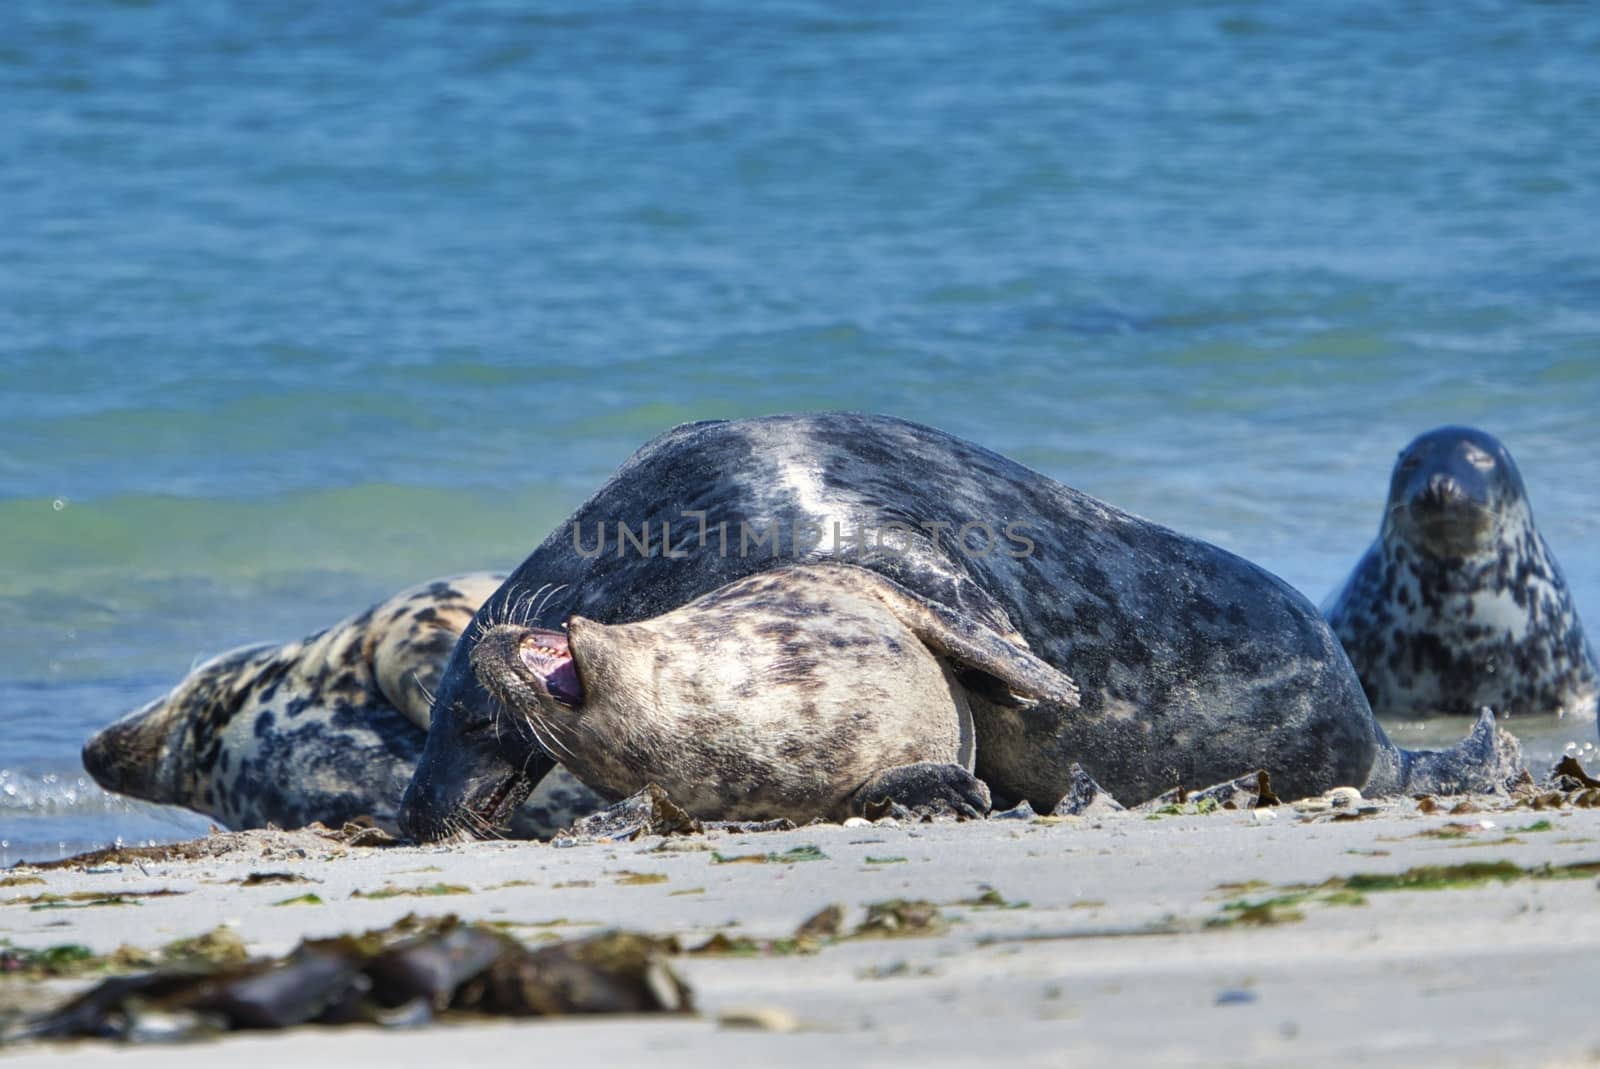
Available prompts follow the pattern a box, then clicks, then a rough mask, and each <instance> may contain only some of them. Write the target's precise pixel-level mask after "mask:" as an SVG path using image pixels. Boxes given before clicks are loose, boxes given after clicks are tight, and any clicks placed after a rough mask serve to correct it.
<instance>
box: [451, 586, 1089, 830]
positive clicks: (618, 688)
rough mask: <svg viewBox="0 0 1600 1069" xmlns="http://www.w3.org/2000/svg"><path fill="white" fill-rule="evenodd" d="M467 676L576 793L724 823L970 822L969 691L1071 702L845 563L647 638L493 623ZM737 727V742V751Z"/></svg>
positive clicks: (626, 629) (698, 602)
mask: <svg viewBox="0 0 1600 1069" xmlns="http://www.w3.org/2000/svg"><path fill="white" fill-rule="evenodd" d="M472 663H473V668H474V671H475V672H476V674H477V676H478V678H479V680H480V681H481V682H482V683H483V684H484V685H485V686H486V687H487V688H488V690H489V691H490V693H492V694H493V695H494V696H495V697H496V698H497V699H498V700H499V701H500V702H501V704H502V705H503V706H504V707H505V709H506V710H507V712H509V713H510V714H512V715H514V716H518V717H520V718H522V719H523V720H524V721H525V722H526V723H527V724H528V725H529V728H530V730H531V732H532V734H533V736H534V737H535V739H537V740H538V741H539V742H540V744H541V745H542V746H543V747H544V749H545V750H547V751H548V752H550V753H552V754H557V755H560V757H561V760H562V761H563V762H564V763H565V767H566V768H568V769H569V770H570V771H571V772H573V773H574V774H575V775H577V776H578V778H579V779H581V780H582V781H583V782H584V783H587V784H589V785H591V786H593V787H595V788H596V789H597V790H599V791H600V792H601V793H602V794H605V795H608V796H611V797H623V796H625V795H630V794H633V793H634V792H636V791H639V790H642V789H644V788H645V787H646V786H648V785H649V784H651V783H654V784H656V785H657V786H659V787H662V788H664V789H665V790H666V792H667V794H668V795H669V796H670V797H671V798H672V800H673V801H674V802H676V803H677V804H678V805H679V806H681V807H683V808H684V809H685V810H687V811H688V812H689V813H690V814H691V815H694V816H698V817H704V818H707V819H718V820H763V819H770V818H774V817H787V818H789V819H790V820H794V821H797V822H803V821H806V820H809V819H811V818H813V817H817V816H823V817H831V818H834V819H839V820H842V819H844V818H845V817H848V816H853V815H859V814H861V813H862V812H864V811H866V810H867V809H868V807H869V806H870V805H871V804H872V803H874V802H876V801H879V800H883V799H893V800H897V801H901V802H902V803H904V802H915V803H917V804H923V805H939V806H941V807H947V808H949V809H951V810H954V811H955V812H957V813H960V814H963V815H967V816H978V815H980V814H982V813H984V812H987V811H988V809H989V806H990V797H989V792H988V790H987V788H986V787H985V786H984V784H983V783H982V782H981V781H979V780H977V779H976V778H974V777H973V776H972V769H973V760H974V753H975V738H974V728H973V722H972V712H971V707H970V705H969V703H968V701H967V697H966V695H967V686H968V685H970V680H971V678H972V676H973V675H974V674H975V673H980V672H981V673H987V674H989V675H990V676H991V677H992V678H993V679H995V680H996V682H997V683H998V684H1000V685H998V686H993V687H990V688H988V693H989V694H990V695H991V698H992V699H996V700H1001V701H1005V702H1006V703H1007V704H1010V705H1015V706H1024V705H1028V704H1031V703H1033V702H1037V701H1041V700H1046V701H1053V702H1056V703H1057V704H1058V705H1060V706H1062V707H1064V708H1071V707H1074V706H1076V705H1077V702H1078V695H1077V689H1076V687H1074V686H1073V683H1072V681H1071V680H1070V679H1068V678H1067V677H1066V676H1064V675H1063V674H1062V673H1061V672H1058V671H1057V670H1056V669H1054V668H1052V667H1050V666H1049V665H1047V664H1045V663H1044V662H1043V661H1040V660H1039V659H1038V658H1036V657H1034V656H1033V655H1032V654H1030V653H1028V652H1027V647H1026V645H1025V644H1024V642H1023V640H1022V638H1021V636H1020V635H1015V634H1011V635H999V634H997V633H995V632H993V631H990V630H988V629H986V628H973V627H970V626H968V624H967V623H966V621H965V620H964V619H962V618H961V617H959V616H956V615H955V614H954V613H951V612H950V611H949V610H948V609H946V608H944V607H943V606H941V605H937V604H934V603H932V602H929V601H926V600H924V599H922V598H919V597H918V596H916V595H915V594H912V593H910V592H909V591H907V590H905V589H903V588H901V587H899V586H897V585H896V584H895V583H893V582H891V581H890V580H888V579H885V578H884V577H883V576H881V575H879V574H878V573H876V572H872V571H868V570H867V569H865V568H855V567H850V566H845V565H837V564H834V565H796V566H792V567H787V568H778V569H774V570H773V571H769V572H759V573H757V574H755V575H752V576H747V577H746V578H744V579H739V580H736V581H735V582H732V583H729V584H728V585H727V586H724V587H721V588H720V589H718V590H715V591H713V592H712V593H710V594H706V595H704V596H702V597H699V598H696V599H695V600H694V601H691V602H689V603H688V604H687V605H684V606H682V607H680V608H677V609H674V610H672V611H671V612H668V613H665V614H663V615H661V616H656V617H653V618H651V619H649V620H643V621H639V622H637V623H628V624H611V625H607V624H601V623H596V622H595V621H593V620H589V619H586V618H584V617H582V616H573V617H572V618H571V619H569V620H568V621H567V625H566V630H565V631H564V632H561V631H542V630H533V629H528V628H524V627H516V626H508V625H500V626H498V627H494V628H491V629H490V630H489V631H487V632H486V633H485V634H484V635H483V637H482V638H480V639H479V640H478V641H477V644H476V645H475V646H474V647H473V651H472ZM958 671H959V672H962V673H964V674H965V675H966V677H967V678H968V680H969V683H968V684H963V683H962V682H960V681H959V680H958V676H957V672H958ZM735 724H736V725H738V728H737V730H738V732H739V734H740V735H742V736H743V738H744V739H746V740H747V741H746V742H745V743H744V744H741V745H729V740H728V734H729V731H730V727H729V726H730V725H735Z"/></svg>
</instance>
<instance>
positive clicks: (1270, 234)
mask: <svg viewBox="0 0 1600 1069" xmlns="http://www.w3.org/2000/svg"><path fill="white" fill-rule="evenodd" d="M7 10H8V26H7V31H6V33H5V34H4V35H0V213H3V215H4V225H3V226H0V609H3V610H4V611H3V612H0V770H3V771H0V841H3V843H4V844H6V845H0V862H3V861H4V860H7V859H8V858H14V857H16V856H19V855H20V854H24V853H25V854H30V855H31V854H35V853H37V852H38V851H40V850H48V851H50V852H56V851H58V850H64V849H69V848H72V847H75V846H78V845H82V844H85V843H90V842H98V841H101V840H104V839H107V838H111V837H113V836H115V835H122V836H124V837H126V838H129V839H138V838H147V837H166V836H171V835H175V834H179V833H181V832H183V831H187V830H190V829H192V828H194V827H203V826H204V821H203V820H198V821H197V820H196V819H194V818H187V817H176V816H172V815H169V814H167V813H165V812H157V811H153V810H151V809H149V808H147V807H138V806H129V805H126V804H124V803H122V802H119V801H114V800H108V799H106V798H105V797H104V796H103V795H101V794H100V793H99V792H98V791H96V790H94V789H93V788H91V787H89V786H87V785H86V784H85V783H83V781H82V780H81V773H80V772H79V771H78V770H77V764H76V760H77V759H76V752H77V748H78V746H79V745H80V744H81V741H82V739H83V738H84V737H85V736H86V735H87V734H88V733H89V732H90V731H92V730H93V729H94V728H96V727H98V726H99V725H101V724H103V723H105V722H106V721H108V720H110V719H112V718H113V717H114V716H116V715H117V714H119V713H120V712H122V711H124V710H126V709H129V708H132V707H134V706H136V705H138V704H140V703H141V702H143V701H146V700H148V699H149V698H150V697H152V696H154V695H155V694H157V693H159V692H160V691H162V690H163V689H164V688H165V687H167V686H168V685H170V684H171V683H172V682H173V681H175V680H176V679H177V678H178V677H179V676H180V675H181V674H182V673H183V672H184V671H185V670H186V669H187V668H188V667H189V666H190V664H191V663H193V661H194V659H195V658H196V657H197V656H199V655H201V654H208V653H212V652H216V651H218V650H220V649H223V648H227V647H230V646H233V645H237V644H240V643H243V642H247V641H253V640H260V639H271V638H289V637H294V636H297V635H299V634H302V633H304V632H306V631H309V630H311V629H314V628H316V627H320V626H322V625H324V624H327V623H329V622H331V621H332V620H334V619H337V618H338V617H340V616H342V615H344V614H346V613H348V612H351V611H354V610H355V609H357V608H359V607H361V606H362V605H364V604H366V603H367V602H368V601H370V600H372V599H376V598H378V597H380V596H383V595H384V594H386V593H388V592H391V591H392V590H395V589H398V588H399V587H400V586H403V585H405V584H408V583H410V582H413V581H415V580H418V579H421V578H424V577H427V576H430V575H435V574H443V573H448V572H450V571H454V570H461V569H468V568H481V567H491V566H499V567H504V566H508V565H510V564H513V563H515V562H516V561H517V560H519V559H520V558H521V557H522V556H523V555H524V554H525V553H526V551H527V550H528V549H529V548H531V547H532V546H533V545H534V544H535V543H536V542H537V541H538V540H539V539H540V538H541V537H542V536H543V535H544V533H545V532H546V531H547V530H548V529H549V528H550V527H551V526H552V525H553V524H554V523H555V522H556V521H557V520H558V519H559V518H561V517H562V516H563V515H564V514H565V513H566V511H567V510H569V509H570V508H571V507H572V506H573V505H575V504H576V503H577V502H578V501H579V500H581V499H582V497H583V496H584V495H585V494H586V493H587V492H588V491H589V490H590V489H592V488H593V487H594V486H595V485H596V484H597V483H598V482H599V481H600V480H601V479H602V478H604V476H605V475H606V473H607V472H608V471H609V470H610V469H611V468H612V467H614V466H615V465H616V464H617V463H619V462H620V461H621V460H622V459H623V458H624V457H626V456H627V454H628V453H629V452H630V451H631V450H632V449H634V448H635V447H637V446H638V445H639V444H640V443H641V442H643V441H644V440H645V439H646V438H648V437H649V436H650V435H652V434H654V433H656V432H657V431H659V430H662V429H664V428H666V427H668V426H670V425H672V424H674V423H676V422H680V421H682V420H686V419H695V418H707V417H717V416H735V415H748V414H756V413H762V412H771V411H781V410H797V409H820V408H835V407H843V408H859V409H871V410H878V411H885V412H892V413H895V414H898V415H903V416H907V417H909V418H913V419H918V420H921V421H924V422H928V423H932V424H935V425H938V426H941V427H944V428H946V429H949V430H951V431H954V432H956V433H958V434H962V435H964V436H967V437H970V438H973V439H975V440H977V441H980V442H983V443H984V444H986V445H989V446H991V447H993V448H996V449H998V450H1000V451H1002V452H1005V453H1007V454H1009V455H1011V456H1014V457H1016V458H1017V459H1019V460H1021V461H1023V462H1025V463H1027V464H1030V465H1032V466H1033V467H1035V468H1037V469H1039V470H1041V471H1043V472H1046V473H1047V474H1050V475H1052V476H1055V477H1057V478H1060V479H1062V480H1064V481H1066V482H1069V483H1072V484H1073V485H1076V486H1079V487H1081V488H1083V489H1085V490H1087V491H1089V492H1091V493H1094V494H1096V495H1099V496H1101V497H1104V498H1106V499H1108V500H1110V501H1113V502H1115V503H1116V504H1119V505H1121V506H1123V507H1125V508H1128V509H1131V510H1132V511H1135V512H1138V513H1141V514H1144V515H1147V516H1150V517H1152V518H1154V519H1157V520H1159V521H1162V522H1164V523H1168V524H1171V525H1173V526H1176V527H1179V528H1181V529H1183V530H1186V531H1189V532H1192V533H1194V534H1197V535H1200V536H1202V537H1205V538H1209V539H1211V540H1213V541H1215V542H1217V543H1219V544H1221V545H1223V546H1226V547H1227V548H1229V549H1233V550H1235V551H1237V552H1240V553H1243V554H1244V555H1246V556H1248V557H1250V558H1252V559H1255V560H1257V561H1259V562H1261V563H1262V564H1264V565H1266V566H1267V567H1269V568H1271V569H1272V570H1274V571H1276V572H1278V573H1279V574H1281V575H1283V576H1284V577H1285V578H1287V579H1288V580H1289V581H1291V582H1292V583H1294V584H1295V585H1297V586H1298V587H1299V588H1300V589H1302V590H1304V591H1305V592H1306V593H1307V594H1308V595H1309V596H1311V597H1312V599H1313V600H1317V601H1320V600H1321V598H1322V597H1323V595H1324V594H1325V593H1326V592H1327V591H1328V590H1329V589H1331V588H1332V587H1333V586H1334V585H1335V584H1336V583H1337V582H1338V581H1339V580H1340V579H1341V578H1342V577H1343V574H1344V573H1345V571H1346V570H1347V569H1348V567H1349V566H1350V565H1351V564H1352V563H1353V562H1354V561H1355V559H1356V557H1357V556H1358V554H1359V553H1360V551H1361V550H1362V548H1363V547H1364V545H1365V544H1366V542H1367V541H1368V540H1369V539H1370V537H1371V536H1372V534H1373V532H1374V531H1375V530H1376V527H1377V522H1378V512H1379V507H1380V505H1381V502H1382V498H1383V493H1384V490H1385V486H1386V482H1387V475H1388V468H1389V464H1390V463H1391V461H1392V459H1393V456H1394V454H1395V452H1396V451H1397V450H1398V449H1399V448H1400V447H1401V446H1402V445H1403V444H1404V443H1405V442H1406V441H1407V440H1409V439H1410V438H1411V437H1412V436H1413V435H1414V434H1416V433H1418V432H1419V431H1422V430H1424V429H1427V428H1429V427H1432V426H1435V425H1438V424H1441V423H1446V422H1469V423H1474V424H1478V425H1481V426H1483V427H1485V428H1486V429H1488V430H1490V431H1492V432H1494V433H1496V434H1498V435H1500V436H1501V437H1502V438H1503V439H1504V440H1505V441H1506V442H1507V443H1508V444H1509V445H1510V446H1511V448H1512V450H1513V452H1514V453H1515V454H1516V456H1517V457H1518V459H1519V461H1520V462H1521V464H1522V467H1523V474H1524V476H1525V478H1526V481H1527V483H1528V486H1529V490H1530V493H1531V494H1532V498H1533V502H1534V506H1535V509H1536V511H1537V514H1538V516H1539V518H1540V520H1541V522H1542V525H1543V528H1544V531H1545V534H1546V537H1547V538H1548V540H1549V541H1550V543H1551V544H1552V546H1553V548H1554V550H1555V552H1556V555H1557V556H1558V558H1559V559H1560V560H1561V562H1562V564H1563V566H1564V567H1565V569H1566V572H1567V574H1568V578H1569V579H1570V580H1571V582H1572V585H1573V587H1574V588H1575V591H1576V595H1577V599H1578V604H1579V606H1580V609H1582V610H1584V611H1586V612H1588V613H1589V615H1590V616H1595V615H1596V614H1600V552H1597V549H1596V547H1597V542H1600V539H1597V532H1600V506H1597V503H1596V486H1595V480H1594V475H1593V472H1594V465H1593V464H1592V462H1591V460H1590V457H1589V453H1590V450H1591V443H1592V441H1593V427H1594V413H1595V411H1596V410H1597V408H1600V212H1596V211H1595V210H1594V207H1595V205H1596V204H1600V154H1596V153H1595V152H1593V151H1592V147H1593V144H1594V140H1593V136H1594V135H1593V131H1594V129H1595V126H1596V122H1597V120H1600V13H1597V10H1596V9H1595V8H1594V7H1593V6H1592V5H1588V4H1582V3H1576V4H1560V3H1547V4H1539V5H1523V4H1512V3H1481V4H1474V5H1472V6H1471V7H1470V9H1463V8H1462V7H1461V6H1460V5H1459V4H1450V5H1446V4H1418V5H1410V6H1408V7H1407V8H1405V9H1404V10H1403V11H1402V10H1401V9H1399V8H1395V7H1393V5H1386V4H1376V3H1372V4H1357V5H1345V6H1344V7H1342V8H1340V9H1339V11H1338V12H1329V11H1326V10H1324V9H1323V8H1322V7H1321V6H1319V5H1277V6H1275V7H1267V6H1264V5H1259V4H1253V3H1208V4H1207V3H1203V4H1177V3H1162V2H1154V0H1151V2H1141V3H1133V4H1115V5H1112V4H1106V5H1093V4H1086V5H1077V6H1075V7H1073V8H1071V9H1070V10H1062V9H1061V8H1059V7H1058V6H1057V5H1046V4H1033V3H1021V4H1013V5H1005V6H1003V7H1000V8H995V9H992V10H987V9H986V10H975V9H973V8H972V6H971V5H961V4H954V3H931V4H922V5H916V6H915V7H912V8H905V9H896V10H894V11H887V10H885V11H876V10H874V11H872V12H870V13H863V12H861V11H860V10H858V9H857V8H855V7H852V6H849V5H844V4H836V3H807V2H786V3H780V4H775V5H771V6H768V7H766V8H764V9H763V10H762V11H761V12H759V13H754V12H752V11H751V10H750V9H749V7H748V6H747V5H739V4H732V3H727V2H720V0H718V2H704V3H696V4H693V5H687V6H683V7H678V8H673V9H667V8H662V7H656V6H652V5H646V4H637V3H598V4H597V3H588V2H586V3H584V4H575V3H574V4H562V3H549V4H542V5H539V6H538V7H537V9H536V10H528V9H526V8H524V7H523V6H522V5H512V4H504V3H498V2H494V0H468V2H464V3H456V4H449V5H446V4H443V3H430V2H421V0H410V2H392V3H387V4H380V5H367V6H359V5H357V6H350V7H348V8H340V7H329V6H327V5H302V4H295V3H291V4H277V5H268V6H265V7H263V6H261V5H254V6H252V5H244V4H236V5H229V4H224V5H221V6H218V5H204V4H199V3H180V2H171V3H159V2H142V0H119V2H106V3H102V4H96V3H84V4H75V5H61V4H55V3H49V2H46V0H23V2H21V3H17V4H13V5H11V6H10V7H8V9H7ZM1513 727H1516V728H1518V729H1519V730H1521V728H1520V726H1519V725H1513ZM1447 729H1448V730H1447V731H1446V734H1447V735H1448V736H1450V737H1454V736H1455V735H1458V734H1459V733H1460V731H1464V730H1465V725H1447ZM1538 730H1542V729H1536V732H1537V731H1538ZM1594 738H1595V730H1594V726H1593V725H1592V724H1587V725H1585V724H1556V725H1553V726H1552V727H1551V728H1550V731H1549V750H1550V752H1552V753H1553V752H1555V751H1556V750H1558V749H1559V748H1560V745H1558V744H1564V743H1565V742H1566V741H1572V740H1578V741H1581V742H1584V743H1588V742H1591V741H1593V739H1594ZM1540 745H1544V744H1543V743H1541V744H1540ZM52 777H53V778H52Z"/></svg>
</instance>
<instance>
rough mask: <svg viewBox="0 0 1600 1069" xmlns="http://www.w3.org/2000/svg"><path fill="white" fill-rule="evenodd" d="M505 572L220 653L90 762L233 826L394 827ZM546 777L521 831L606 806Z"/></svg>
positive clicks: (128, 790)
mask: <svg viewBox="0 0 1600 1069" xmlns="http://www.w3.org/2000/svg"><path fill="white" fill-rule="evenodd" d="M503 578H504V576H500V575H490V574H476V575H461V576H455V577H453V578H450V579H440V580H435V581H434V582H431V583H425V584H422V585H420V586H416V587H413V588H411V589H408V590H404V591H402V592H400V593H399V594H396V595H395V596H394V597H392V598H390V599H389V600H387V601H385V602H382V603H381V604H379V605H376V606H374V607H372V608H371V609H368V610H367V611H366V612H364V613H361V614H360V615H358V616H354V617H351V618H350V619H348V620H344V621H342V622H340V623H338V624H335V625H334V626H333V627H331V628H329V629H327V630H326V631H322V632H319V633H318V634H316V635H313V636H311V637H310V638H307V639H305V640H303V641H300V642H291V643H288V644H287V645H282V646H274V645H264V646H251V647H247V648H245V649H239V650H234V651H233V652H231V653H225V654H222V655H221V656H220V657H216V658H213V659H212V660H210V661H207V662H205V663H204V664H202V665H200V666H199V667H198V668H196V669H195V670H194V671H192V672H190V673H189V675H188V676H187V677H186V678H185V679H184V680H183V681H182V682H181V683H179V684H178V685H177V686H176V687H175V688H173V690H172V691H171V692H170V693H168V694H166V695H164V696H163V697H160V698H157V699H156V700H155V701H153V702H151V703H150V704H148V705H146V706H144V707H143V708H141V709H138V710H136V711H134V712H132V713H130V714H129V715H127V716H125V717H123V718H122V719H121V720H118V721H117V722H116V723H114V724H111V725H110V726H108V727H106V728H104V729H103V730H101V731H100V732H99V733H97V734H96V735H95V736H94V737H93V738H91V739H90V740H89V742H88V743H87V744H86V745H85V746H84V748H83V764H84V767H85V768H86V769H88V770H89V774H90V775H92V776H93V777H94V779H95V781H96V782H97V783H99V784H100V785H101V786H102V787H104V788H105V789H106V790H109V791H116V792H118V793H121V794H129V795H132V796H133V797H135V798H142V799H144V800H146V801H150V802H160V803H164V804H167V805H180V806H185V807H187V808H189V809H194V810H197V811H198V812H201V813H204V814H206V815H208V816H212V817H215V818H216V819H218V820H220V821H221V822H222V823H224V824H226V825H227V826H228V827H230V828H236V829H237V828H260V827H264V826H266V825H267V824H269V823H271V824H276V825H277V826H278V827H281V828H295V827H301V826H303V825H305V824H309V823H311V822H312V821H322V822H323V823H324V824H328V825H331V826H333V827H338V826H339V825H340V824H342V823H343V822H345V821H347V820H351V819H354V818H356V817H360V816H369V817H371V818H373V820H374V821H376V822H377V823H378V824H379V825H380V826H382V827H385V828H387V829H388V830H391V831H392V830H394V829H395V810H396V808H397V807H398V805H399V802H400V796H401V794H402V793H403V792H404V791H405V788H406V784H407V783H408V782H410V779H411V773H412V770H413V769H414V768H415V766H416V763H417V757H418V755H419V754H420V753H421V752H422V743H423V739H424V737H425V733H426V731H427V727H428V716H429V713H428V710H429V696H430V695H431V694H432V691H433V688H435V687H436V686H437V685H438V680H439V674H440V671H441V669H442V668H443V666H444V663H445V659H446V658H447V657H448V656H449V654H450V651H451V649H452V648H453V647H454V646H455V643H456V639H457V637H458V636H459V635H460V633H461V631H462V630H463V629H464V628H465V627H466V626H467V624H468V623H469V622H470V621H471V619H472V614H473V612H474V611H475V610H476V609H477V607H478V606H479V605H480V604H482V602H483V600H484V598H486V597H488V595H489V594H490V593H491V592H492V591H493V590H494V589H495V588H496V587H498V586H499V585H500V582H501V580H502V579H503ZM546 783H548V784H549V786H548V787H546V786H544V785H541V787H540V790H539V791H538V792H537V793H536V794H535V795H534V796H533V797H532V798H531V799H529V802H528V804H527V805H526V806H525V807H524V808H523V809H522V810H521V811H519V812H518V813H517V814H516V820H515V822H514V829H515V831H517V832H518V833H521V834H529V835H539V834H545V835H548V834H551V833H553V832H555V831H557V830H559V829H561V828H563V827H566V826H567V825H568V824H570V823H571V822H572V819H573V818H574V817H576V816H580V815H582V814H583V813H587V812H590V811H592V810H593V809H595V808H596V807H597V804H598V803H597V799H596V798H595V796H594V795H593V794H592V793H590V792H589V791H588V790H586V789H585V788H584V787H583V786H582V785H581V784H579V783H577V782H576V781H575V780H573V779H572V778H571V777H570V776H567V775H566V774H564V773H558V774H557V775H555V776H553V777H550V778H549V779H548V780H547V781H546Z"/></svg>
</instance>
